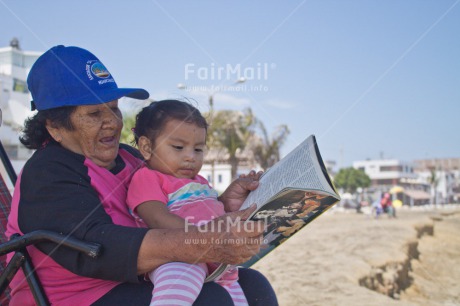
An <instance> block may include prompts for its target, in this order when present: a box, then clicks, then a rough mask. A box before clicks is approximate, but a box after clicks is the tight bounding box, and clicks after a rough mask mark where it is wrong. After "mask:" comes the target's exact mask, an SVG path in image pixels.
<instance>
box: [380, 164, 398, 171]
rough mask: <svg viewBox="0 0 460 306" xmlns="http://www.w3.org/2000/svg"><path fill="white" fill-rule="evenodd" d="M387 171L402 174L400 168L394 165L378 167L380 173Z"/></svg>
mask: <svg viewBox="0 0 460 306" xmlns="http://www.w3.org/2000/svg"><path fill="white" fill-rule="evenodd" d="M388 171H399V172H402V171H403V168H402V166H398V165H394V166H380V172H388Z"/></svg>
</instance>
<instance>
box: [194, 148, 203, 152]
mask: <svg viewBox="0 0 460 306" xmlns="http://www.w3.org/2000/svg"><path fill="white" fill-rule="evenodd" d="M195 152H199V153H201V152H203V149H200V148H196V149H195Z"/></svg>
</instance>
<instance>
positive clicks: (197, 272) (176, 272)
mask: <svg viewBox="0 0 460 306" xmlns="http://www.w3.org/2000/svg"><path fill="white" fill-rule="evenodd" d="M149 276H150V279H151V280H152V282H153V284H154V287H153V296H152V301H151V303H150V305H151V306H157V305H192V304H193V303H194V302H195V300H196V298H197V297H198V295H199V294H200V292H201V288H202V287H203V281H204V279H205V277H206V268H205V267H203V266H201V265H191V264H187V263H182V262H172V263H168V264H165V265H162V266H160V267H159V268H157V269H156V270H155V271H153V272H150V274H149Z"/></svg>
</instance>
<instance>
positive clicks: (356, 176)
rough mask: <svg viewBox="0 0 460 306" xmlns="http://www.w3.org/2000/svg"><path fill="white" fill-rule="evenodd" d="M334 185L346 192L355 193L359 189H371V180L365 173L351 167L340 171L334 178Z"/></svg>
mask: <svg viewBox="0 0 460 306" xmlns="http://www.w3.org/2000/svg"><path fill="white" fill-rule="evenodd" d="M334 184H335V186H336V187H337V188H342V189H343V190H344V191H345V192H350V193H355V192H356V189H358V187H361V188H367V187H369V186H370V185H371V179H370V178H369V176H368V175H367V174H366V173H364V171H362V170H358V169H355V168H353V167H349V168H342V169H340V171H339V173H337V175H336V176H335V177H334Z"/></svg>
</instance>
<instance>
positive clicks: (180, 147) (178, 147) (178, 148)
mask: <svg viewBox="0 0 460 306" xmlns="http://www.w3.org/2000/svg"><path fill="white" fill-rule="evenodd" d="M172 147H173V148H174V149H176V150H182V149H183V148H184V147H182V146H172Z"/></svg>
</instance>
